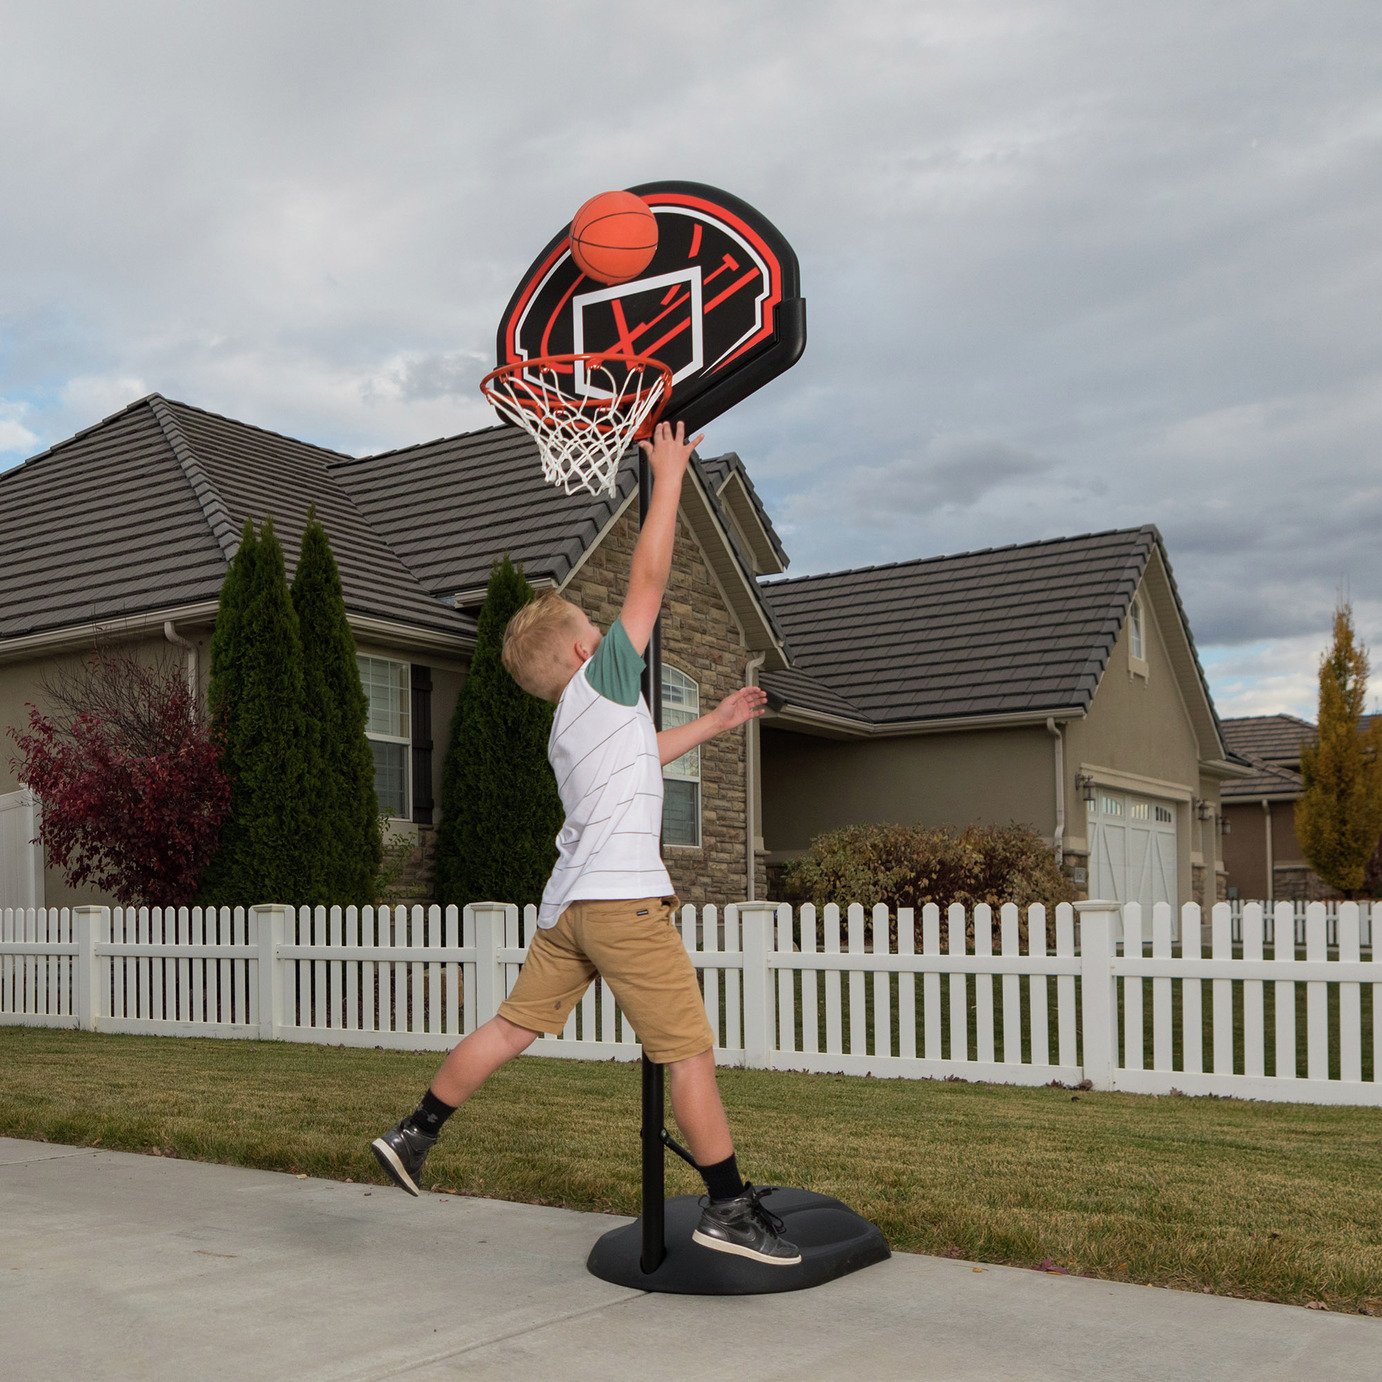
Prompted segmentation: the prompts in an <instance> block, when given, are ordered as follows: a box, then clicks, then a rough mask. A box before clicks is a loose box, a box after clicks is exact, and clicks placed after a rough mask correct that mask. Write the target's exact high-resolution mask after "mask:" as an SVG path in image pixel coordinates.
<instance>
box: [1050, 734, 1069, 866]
mask: <svg viewBox="0 0 1382 1382" xmlns="http://www.w3.org/2000/svg"><path fill="white" fill-rule="evenodd" d="M1046 728H1047V731H1048V732H1049V733H1050V735H1051V737H1052V738H1053V739H1054V740H1055V741H1056V742H1055V744H1054V746H1053V747H1054V748H1055V754H1056V837H1055V840H1054V842H1053V843H1054V846H1055V851H1056V867H1057V868H1060V867H1061V865H1062V864H1064V863H1065V739H1064V738H1063V737H1062V735H1061V728H1060V726H1059V725H1058V724H1057V723H1056V721H1055V717H1054V716H1051V715H1048V716H1047V717H1046Z"/></svg>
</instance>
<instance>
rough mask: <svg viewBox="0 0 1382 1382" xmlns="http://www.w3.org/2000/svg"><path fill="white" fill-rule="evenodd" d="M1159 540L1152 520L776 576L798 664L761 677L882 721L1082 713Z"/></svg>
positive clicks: (777, 609) (816, 702)
mask: <svg viewBox="0 0 1382 1382" xmlns="http://www.w3.org/2000/svg"><path fill="white" fill-rule="evenodd" d="M1160 546H1161V538H1160V535H1159V534H1158V532H1157V530H1156V529H1155V528H1154V527H1150V526H1149V527H1143V528H1132V529H1127V530H1124V531H1119V532H1107V533H1092V534H1089V535H1088V536H1084V537H1074V538H1062V539H1057V540H1054V541H1048V542H1033V543H1027V544H1024V545H1022V546H1015V547H1000V548H993V549H990V550H987V551H982V552H967V553H963V554H961V555H958V556H947V557H932V558H929V559H927V560H924V561H911V562H899V563H897V564H896V565H892V566H875V567H867V568H865V569H863V570H858V571H840V572H832V573H830V574H827V575H822V576H806V577H802V578H799V579H796V580H784V581H771V582H765V583H763V584H762V585H761V587H760V588H761V589H762V590H763V593H764V595H765V596H766V597H767V600H768V603H769V605H770V606H771V608H772V610H773V613H774V614H775V615H776V616H777V619H778V622H779V624H780V625H781V627H782V630H783V632H784V633H785V635H786V637H787V641H788V643H789V644H790V646H791V649H792V654H793V659H792V660H793V665H794V667H795V669H796V672H797V674H799V675H798V676H797V677H796V679H795V680H793V679H789V677H788V676H787V675H785V674H783V673H781V672H773V673H765V674H764V676H763V678H762V680H763V684H764V685H765V686H767V687H769V689H771V690H773V691H775V692H777V693H779V694H781V695H783V696H785V697H786V699H787V701H788V702H789V704H794V705H797V706H800V707H802V708H805V709H808V710H814V711H818V712H822V713H825V714H833V715H838V714H842V713H846V712H843V711H842V710H841V708H840V703H841V702H845V703H850V704H853V705H854V706H855V707H857V711H856V712H855V713H856V714H857V715H858V716H861V717H863V718H864V719H866V720H867V721H870V722H872V723H875V724H883V723H896V722H905V721H914V720H939V719H946V718H955V719H960V718H967V717H972V716H982V715H1012V714H1020V713H1032V712H1036V711H1063V710H1066V711H1068V710H1076V711H1079V710H1084V709H1086V708H1088V706H1089V703H1090V701H1091V700H1092V698H1093V696H1094V692H1095V689H1096V688H1097V686H1098V684H1099V678H1100V676H1101V674H1102V673H1103V670H1104V667H1105V665H1106V663H1107V662H1108V659H1109V655H1110V654H1111V652H1112V650H1113V645H1114V641H1115V639H1116V638H1117V637H1118V632H1119V630H1120V629H1121V628H1122V625H1123V621H1124V618H1125V617H1126V615H1127V610H1128V605H1129V603H1130V602H1131V600H1132V597H1133V594H1134V592H1135V591H1136V590H1137V587H1138V584H1139V582H1140V581H1141V579H1142V575H1143V572H1144V571H1145V570H1146V567H1147V562H1148V559H1149V557H1150V556H1151V554H1152V552H1153V551H1154V550H1157V549H1159V548H1160ZM1162 557H1163V562H1164V558H1165V554H1164V552H1163V553H1162ZM1167 577H1168V579H1169V578H1170V568H1169V565H1167ZM1187 635H1188V628H1187ZM1196 665H1198V664H1196Z"/></svg>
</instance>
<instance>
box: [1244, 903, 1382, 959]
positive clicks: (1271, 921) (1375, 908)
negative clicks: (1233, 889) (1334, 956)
mask: <svg viewBox="0 0 1382 1382" xmlns="http://www.w3.org/2000/svg"><path fill="white" fill-rule="evenodd" d="M1228 905H1229V916H1230V918H1231V921H1232V926H1233V943H1234V944H1235V945H1242V943H1243V909H1244V908H1245V907H1251V906H1254V905H1256V906H1262V904H1261V903H1256V904H1254V903H1252V902H1244V901H1237V902H1230V903H1229V904H1228ZM1311 905H1312V904H1310V903H1308V902H1290V903H1278V904H1276V906H1275V907H1270V906H1269V907H1268V908H1267V909H1266V931H1265V933H1264V937H1263V939H1264V940H1265V941H1266V943H1267V944H1268V945H1272V944H1273V943H1274V942H1275V940H1276V916H1277V913H1278V911H1281V910H1282V909H1284V908H1285V907H1287V906H1289V907H1290V909H1291V925H1292V928H1293V933H1294V935H1295V938H1296V944H1297V945H1298V946H1303V945H1304V944H1305V914H1306V908H1307V907H1309V906H1311ZM1319 905H1322V906H1323V907H1324V934H1325V942H1326V943H1327V944H1328V946H1329V948H1330V949H1331V950H1333V949H1334V948H1336V947H1337V946H1338V944H1339V908H1340V907H1341V906H1344V905H1345V904H1344V903H1340V902H1325V903H1322V904H1319ZM1357 906H1358V916H1359V922H1360V931H1359V936H1360V939H1361V941H1362V945H1363V947H1364V949H1367V948H1370V947H1371V945H1372V925H1373V918H1374V915H1375V914H1382V907H1379V905H1378V904H1376V903H1372V902H1360V903H1358V904H1357Z"/></svg>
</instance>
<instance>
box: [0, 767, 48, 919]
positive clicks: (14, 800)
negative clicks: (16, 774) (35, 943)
mask: <svg viewBox="0 0 1382 1382" xmlns="http://www.w3.org/2000/svg"><path fill="white" fill-rule="evenodd" d="M37 834H38V818H37V808H36V806H35V803H34V798H33V795H32V793H30V792H6V793H4V794H2V795H0V907H42V906H43V851H42V847H41V846H40V845H35V844H30V843H29V841H30V840H32V839H33V838H34V836H36V835H37Z"/></svg>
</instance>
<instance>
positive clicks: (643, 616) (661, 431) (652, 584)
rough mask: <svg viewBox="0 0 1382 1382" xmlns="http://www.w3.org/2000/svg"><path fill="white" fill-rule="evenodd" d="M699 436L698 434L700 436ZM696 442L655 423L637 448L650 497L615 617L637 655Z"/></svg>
mask: <svg viewBox="0 0 1382 1382" xmlns="http://www.w3.org/2000/svg"><path fill="white" fill-rule="evenodd" d="M703 435H704V434H703V433H702V434H701V436H703ZM701 436H696V437H693V438H692V439H691V440H690V441H687V440H686V426H685V424H684V423H681V422H679V423H677V424H676V427H675V429H674V428H673V427H672V425H671V424H670V423H666V422H659V423H658V425H657V426H656V427H655V428H654V429H653V435H652V439H651V440H650V441H644V442H639V445H640V446H641V447H642V448H643V454H644V455H645V456H646V457H647V458H648V465H649V467H650V468H651V469H652V472H653V497H652V502H651V503H650V504H649V505H648V513H647V516H646V517H645V518H644V520H643V531H642V532H641V533H640V534H639V535H638V545H637V546H636V547H635V548H634V549H633V560H632V561H631V562H630V564H629V590H628V594H627V595H625V597H624V606H623V608H622V609H621V610H620V611H619V622H620V623H621V624H623V626H624V632H625V633H626V634H628V636H629V642H630V643H632V644H633V646H634V648H635V649H636V651H637V652H638V653H639V654H640V655H642V653H643V652H644V651H645V650H646V649H647V646H648V640H649V639H650V638H651V637H652V635H653V625H654V624H655V623H657V615H658V611H659V610H660V609H661V608H662V597H663V595H664V593H665V592H666V590H667V582H668V580H669V579H670V577H671V574H672V548H673V546H674V545H675V543H676V536H677V504H678V503H679V502H680V499H681V482H682V477H683V476H684V475H685V474H686V466H687V463H688V462H689V461H690V459H691V453H692V452H693V451H694V450H695V449H696V447H697V445H698V444H699V443H700V441H701Z"/></svg>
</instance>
